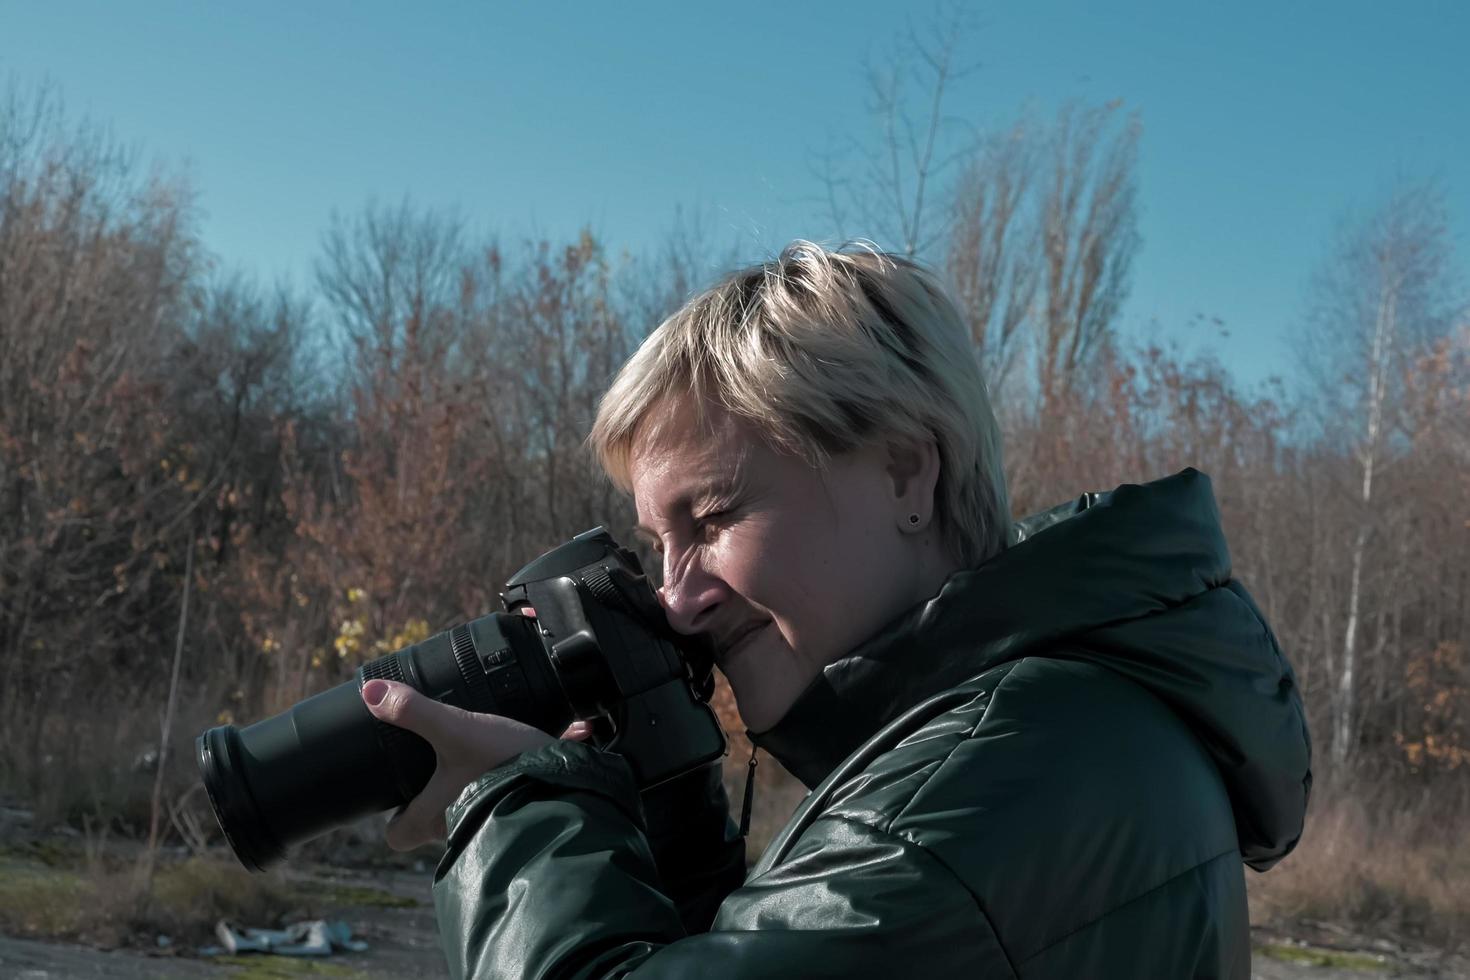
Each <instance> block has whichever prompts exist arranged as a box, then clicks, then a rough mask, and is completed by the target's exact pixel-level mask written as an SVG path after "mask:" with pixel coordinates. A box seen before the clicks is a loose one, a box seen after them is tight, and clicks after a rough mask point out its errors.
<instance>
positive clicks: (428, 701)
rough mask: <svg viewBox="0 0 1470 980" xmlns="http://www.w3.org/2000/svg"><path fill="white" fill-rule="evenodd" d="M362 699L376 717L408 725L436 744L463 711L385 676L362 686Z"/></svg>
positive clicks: (392, 723) (411, 729) (392, 722)
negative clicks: (459, 712) (458, 713)
mask: <svg viewBox="0 0 1470 980" xmlns="http://www.w3.org/2000/svg"><path fill="white" fill-rule="evenodd" d="M362 700H363V703H365V704H366V705H367V709H368V711H369V712H371V713H372V715H373V717H374V718H377V719H378V720H379V721H386V722H387V723H388V724H390V725H396V726H397V727H399V728H406V729H408V730H409V731H411V732H413V733H414V734H415V735H420V736H423V738H425V739H427V740H428V741H429V742H430V743H431V744H435V745H437V744H438V743H437V742H436V739H437V738H438V737H439V736H440V735H442V734H444V732H445V729H446V728H447V727H448V724H449V721H450V720H451V719H452V718H453V716H454V714H455V713H456V712H458V711H459V709H457V708H455V707H453V706H452V705H447V704H441V703H440V702H438V701H435V700H434V699H433V698H429V697H426V696H424V695H423V694H420V693H419V692H418V691H417V690H415V689H414V688H412V687H409V686H408V685H407V684H404V683H402V682H400V681H385V680H383V679H382V678H374V679H372V680H370V681H368V682H367V683H366V684H364V685H363V686H362Z"/></svg>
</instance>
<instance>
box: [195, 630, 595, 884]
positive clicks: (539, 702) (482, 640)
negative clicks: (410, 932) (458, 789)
mask: <svg viewBox="0 0 1470 980" xmlns="http://www.w3.org/2000/svg"><path fill="white" fill-rule="evenodd" d="M374 678H383V679H386V680H395V681H402V682H403V683H405V684H408V685H410V686H412V687H414V688H415V689H417V690H418V691H419V692H421V693H423V694H425V695H427V696H428V697H431V698H433V699H435V700H437V701H443V702H445V703H446V704H452V705H455V706H457V707H461V708H464V709H465V710H467V711H476V712H487V713H491V714H498V715H504V716H506V717H510V718H514V719H516V720H517V721H521V722H524V723H526V724H529V725H534V726H536V727H537V728H540V729H541V730H543V731H546V732H548V733H551V734H559V733H560V732H561V731H562V730H563V729H565V727H566V726H567V724H568V723H570V722H571V720H572V717H573V711H572V707H571V704H570V703H569V701H568V700H567V697H566V695H565V693H564V692H563V691H562V688H561V685H560V683H559V682H558V680H557V675H556V672H555V670H554V669H553V667H552V664H551V662H550V660H549V654H548V651H547V648H546V646H545V644H544V643H543V642H542V640H541V637H540V635H539V633H538V631H537V628H536V624H535V621H534V620H531V619H528V618H526V617H523V616H512V615H507V614H504V613H495V614H493V615H489V616H483V617H481V618H480V619H477V620H474V621H473V622H470V623H466V624H464V625H461V626H457V627H455V628H454V629H451V630H446V631H445V632H443V633H439V634H436V635H435V636H431V637H430V638H429V639H427V640H425V641H424V642H422V643H417V644H414V645H413V646H409V647H405V648H404V649H402V650H398V651H396V652H394V653H390V654H388V655H387V656H385V657H380V658H378V659H377V660H374V661H372V662H370V663H367V664H364V665H363V666H362V667H360V668H359V669H358V671H357V676H356V677H355V678H354V679H353V680H350V681H348V682H346V683H344V684H340V685H338V686H337V687H334V688H332V689H330V690H327V691H323V692H322V693H320V694H317V695H315V696H313V697H310V698H307V699H306V700H304V701H302V702H300V703H299V704H296V705H294V706H292V707H291V708H288V709H287V710H286V711H283V712H281V713H280V714H278V715H275V716H274V717H271V718H267V719H265V720H264V721H261V722H257V723H256V724H254V725H250V726H248V727H246V728H243V729H242V728H236V727H235V726H233V725H224V726H220V727H218V728H211V729H210V730H209V731H207V732H205V733H204V734H203V735H201V736H199V739H198V740H197V743H196V746H195V748H196V754H197V756H198V762H199V768H200V772H201V774H202V775H203V777H204V785H205V788H206V790H207V791H208V793H209V800H210V804H211V805H212V806H213V807H214V812H215V816H216V817H217V818H218V819H219V823H220V826H221V827H222V828H223V830H224V833H225V837H226V839H228V840H229V842H230V846H231V848H233V849H234V851H235V854H236V856H237V857H239V859H240V861H241V863H243V864H244V865H245V866H246V867H249V868H251V869H253V870H257V871H258V870H263V869H264V868H266V867H267V866H268V865H270V864H272V863H274V862H276V861H278V860H280V859H281V858H282V857H283V856H284V855H285V853H286V851H287V850H288V849H289V848H290V847H292V846H293V845H295V844H298V843H300V842H302V841H305V840H309V839H311V838H313V837H316V836H318V835H319V834H321V833H324V832H326V831H328V830H330V829H332V828H333V827H337V826H341V825H342V824H345V823H349V822H351V821H353V820H356V819H359V818H361V817H365V816H367V815H369V814H373V813H378V812H381V811H383V810H387V809H391V808H393V807H396V806H401V805H402V804H404V803H407V802H408V801H409V800H411V799H412V798H413V797H414V796H415V795H417V794H418V792H419V791H420V790H422V789H423V787H424V784H425V783H427V782H428V781H429V777H430V776H432V775H433V772H434V764H435V760H434V750H433V749H432V748H431V747H430V746H429V744H428V743H427V742H425V741H424V740H423V739H422V738H420V737H419V736H417V735H415V734H413V733H412V732H409V731H407V730H406V729H402V728H398V727H396V726H394V725H389V724H386V723H385V722H380V721H378V720H377V719H376V718H374V717H373V716H372V714H371V713H370V712H369V711H368V709H367V705H365V704H364V703H363V700H362V693H361V692H362V685H363V684H365V683H367V682H368V681H370V680H373V679H374Z"/></svg>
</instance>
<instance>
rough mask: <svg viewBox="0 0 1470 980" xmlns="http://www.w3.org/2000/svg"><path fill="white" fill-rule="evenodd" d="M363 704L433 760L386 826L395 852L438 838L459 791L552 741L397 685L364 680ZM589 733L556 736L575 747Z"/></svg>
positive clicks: (576, 730) (579, 726)
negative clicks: (418, 742)
mask: <svg viewBox="0 0 1470 980" xmlns="http://www.w3.org/2000/svg"><path fill="white" fill-rule="evenodd" d="M362 699H363V701H364V702H366V703H367V707H368V710H369V711H371V712H372V713H373V717H375V718H377V719H379V720H380V721H386V722H387V723H388V724H390V725H397V726H398V727H400V728H406V729H408V730H409V731H411V732H413V733H414V734H415V735H419V736H421V737H422V738H423V739H424V740H425V741H427V742H428V743H429V744H430V745H432V746H433V747H434V754H435V756H436V757H437V765H436V766H435V768H434V775H433V776H432V777H431V778H430V779H429V782H428V785H426V786H425V787H424V788H423V791H422V792H421V793H419V795H418V796H415V797H414V798H413V799H412V800H410V801H409V802H408V804H407V805H406V806H403V807H401V808H399V810H398V812H397V813H395V814H394V815H393V818H392V819H391V820H389V821H388V832H387V837H388V846H389V847H391V848H393V849H394V850H395V851H407V850H412V849H413V848H415V847H418V846H419V845H420V844H427V843H429V842H430V841H433V840H438V839H442V838H443V837H444V836H445V835H446V833H447V830H446V828H445V824H444V811H445V810H446V809H447V808H448V807H449V804H451V803H453V802H454V800H455V798H456V797H458V796H459V794H460V791H461V790H463V789H464V788H465V787H466V786H468V785H469V784H470V783H472V782H473V781H474V780H476V779H478V778H479V777H481V776H483V775H484V774H485V773H487V772H489V771H490V770H491V769H494V768H495V767H496V766H499V765H501V764H503V763H505V762H509V761H510V760H511V759H513V758H515V757H516V756H517V755H520V754H521V753H522V752H525V751H527V750H528V749H535V748H540V747H541V746H543V745H550V744H551V743H552V742H553V741H555V740H554V739H553V738H552V737H551V736H550V735H548V734H546V733H545V732H543V731H541V730H540V729H539V728H533V727H532V726H530V725H526V724H522V723H521V722H519V721H516V720H514V719H512V718H505V717H502V716H500V715H485V714H476V713H475V712H472V711H465V710H464V709H463V708H456V707H454V706H453V705H448V704H443V703H441V702H439V701H435V700H434V699H433V698H430V697H426V696H425V695H423V694H420V693H419V692H418V691H416V690H414V689H413V688H412V687H409V686H408V685H407V684H400V683H398V682H397V681H385V680H381V679H374V680H370V681H368V682H367V683H366V684H364V685H363V686H362ZM591 733H592V729H591V726H590V725H588V724H587V723H586V722H581V721H577V722H573V723H572V725H571V727H569V728H568V729H567V730H566V731H565V732H563V733H562V736H561V737H562V738H567V739H572V740H573V741H578V742H580V741H582V740H584V739H586V738H587V737H588V736H589V735H590V734H591Z"/></svg>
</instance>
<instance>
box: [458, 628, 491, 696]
mask: <svg viewBox="0 0 1470 980" xmlns="http://www.w3.org/2000/svg"><path fill="white" fill-rule="evenodd" d="M449 645H450V648H451V649H452V650H453V651H454V662H455V664H456V665H457V666H458V667H459V676H460V679H461V680H463V681H464V687H465V700H466V702H467V703H466V704H465V710H467V711H493V710H495V702H494V701H492V700H491V698H490V684H489V683H488V682H487V681H486V680H485V666H484V664H482V663H480V658H479V657H478V656H476V655H475V641H474V638H473V637H471V636H470V628H469V627H468V626H466V625H463V624H461V625H459V626H456V627H455V628H454V630H453V632H451V633H450V634H449Z"/></svg>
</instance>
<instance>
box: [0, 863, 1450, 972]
mask: <svg viewBox="0 0 1470 980" xmlns="http://www.w3.org/2000/svg"><path fill="white" fill-rule="evenodd" d="M291 877H292V878H293V879H295V880H297V881H298V882H301V883H303V884H304V885H305V886H307V887H310V888H312V889H313V890H314V891H315V892H317V893H318V894H324V895H329V896H340V899H339V900H335V901H334V900H330V899H329V900H327V901H325V902H324V903H322V904H321V907H320V914H322V915H323V916H324V917H326V918H329V919H340V920H343V921H346V922H347V923H348V924H349V925H351V927H352V932H353V936H354V938H358V939H362V940H365V941H366V942H367V943H368V944H369V947H370V948H369V949H368V950H367V951H366V952H362V953H342V954H337V955H333V956H331V957H326V958H322V959H305V958H292V957H277V956H261V955H259V954H251V955H248V956H241V957H234V958H198V957H196V956H193V955H188V954H187V953H188V951H186V953H172V954H158V955H150V954H149V953H147V952H143V951H136V950H113V951H107V950H100V949H94V948H91V947H87V946H78V945H72V944H64V943H53V942H44V941H38V940H34V939H19V938H9V937H5V936H0V980H61V978H72V977H77V978H93V977H98V978H109V980H200V978H206V980H291V978H297V977H336V978H342V980H388V978H399V977H411V978H414V980H438V978H443V977H447V976H448V975H449V974H448V970H447V968H446V965H445V961H444V956H443V953H442V952H441V951H440V948H439V940H438V934H437V931H436V928H435V923H434V909H433V900H432V897H431V895H430V891H429V872H428V871H427V870H423V871H417V872H415V871H400V870H389V871H356V870H342V869H327V868H315V869H311V870H304V871H301V872H298V873H295V874H293V875H292V876H291ZM384 895H390V896H394V897H395V898H397V899H398V900H400V901H399V902H385V901H383V900H382V897H383V896H384ZM355 900H357V901H355ZM361 900H366V904H361ZM409 903H411V904H409ZM1254 941H1255V946H1256V954H1255V956H1254V959H1253V963H1252V970H1251V975H1252V978H1253V980H1374V978H1385V980H1386V978H1400V977H1403V978H1409V977H1413V978H1436V977H1444V978H1470V961H1466V960H1464V959H1455V960H1453V961H1445V960H1444V959H1442V958H1440V957H1437V956H1435V955H1433V954H1431V953H1427V952H1419V953H1414V952H1410V951H1405V950H1373V949H1372V948H1371V945H1372V944H1370V943H1366V942H1365V943H1364V944H1362V946H1363V947H1368V948H1356V949H1346V948H1328V947H1325V946H1324V947H1302V946H1301V945H1299V944H1298V943H1297V942H1296V941H1295V940H1293V939H1291V938H1289V937H1286V936H1282V935H1280V934H1275V933H1271V932H1267V931H1265V930H1258V931H1257V932H1256V935H1255V936H1254ZM1336 945H1337V946H1339V947H1340V946H1342V945H1343V944H1336ZM1380 945H1385V944H1380Z"/></svg>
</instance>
